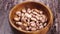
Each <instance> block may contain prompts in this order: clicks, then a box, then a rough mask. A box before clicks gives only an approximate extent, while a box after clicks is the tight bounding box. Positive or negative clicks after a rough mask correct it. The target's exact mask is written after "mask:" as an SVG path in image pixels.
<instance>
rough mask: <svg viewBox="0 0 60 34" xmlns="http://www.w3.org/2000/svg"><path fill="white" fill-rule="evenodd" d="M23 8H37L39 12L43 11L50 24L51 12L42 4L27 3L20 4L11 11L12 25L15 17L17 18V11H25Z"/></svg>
mask: <svg viewBox="0 0 60 34" xmlns="http://www.w3.org/2000/svg"><path fill="white" fill-rule="evenodd" d="M23 8H31V9H33V8H36V9H38V10H42V11H43V13H44V14H45V15H46V16H47V18H48V21H47V23H49V20H50V13H49V10H48V9H47V8H46V7H44V6H43V5H42V4H40V3H36V2H26V3H22V4H18V5H16V6H15V7H14V8H13V9H12V11H11V13H10V20H11V23H12V24H13V23H14V20H13V18H14V16H15V13H16V11H18V10H21V9H23ZM14 25H16V24H14ZM16 27H18V26H16Z"/></svg>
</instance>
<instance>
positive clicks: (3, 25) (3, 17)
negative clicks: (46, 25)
mask: <svg viewBox="0 0 60 34" xmlns="http://www.w3.org/2000/svg"><path fill="white" fill-rule="evenodd" d="M23 1H26V0H0V34H22V33H20V32H18V31H17V30H15V29H14V28H12V27H11V26H10V24H9V19H8V17H9V11H10V10H11V8H12V7H13V6H15V5H16V4H19V3H21V2H23ZM33 1H37V2H42V3H44V4H45V5H47V6H48V7H50V9H51V10H52V12H53V15H54V24H53V26H52V27H51V28H50V30H49V31H48V33H47V34H60V29H59V28H60V27H59V26H60V25H59V24H60V23H59V22H60V21H59V20H60V12H59V7H60V5H58V4H59V3H58V0H33ZM59 2H60V0H59Z"/></svg>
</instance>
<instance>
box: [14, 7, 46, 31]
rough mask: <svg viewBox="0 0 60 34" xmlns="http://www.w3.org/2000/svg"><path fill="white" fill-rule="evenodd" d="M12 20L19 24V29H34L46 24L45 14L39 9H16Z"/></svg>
mask: <svg viewBox="0 0 60 34" xmlns="http://www.w3.org/2000/svg"><path fill="white" fill-rule="evenodd" d="M14 21H15V24H17V25H19V27H18V28H19V29H22V30H25V31H36V30H40V29H42V28H44V27H45V26H46V25H47V16H46V15H45V14H44V13H43V11H41V10H38V9H30V8H28V9H25V8H23V9H22V10H20V11H16V13H15V17H14Z"/></svg>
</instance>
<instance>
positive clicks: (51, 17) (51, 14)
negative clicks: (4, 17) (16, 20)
mask: <svg viewBox="0 0 60 34" xmlns="http://www.w3.org/2000/svg"><path fill="white" fill-rule="evenodd" d="M28 2H34V3H39V4H41V5H42V6H44V7H45V8H46V9H47V10H48V11H49V13H50V21H51V22H52V23H48V24H47V26H49V24H53V13H52V11H51V9H50V8H49V7H47V6H46V5H44V4H43V3H42V2H36V1H25V2H22V3H19V4H17V5H15V6H14V7H13V8H12V9H11V10H10V13H9V23H10V24H11V26H12V27H13V28H15V29H17V30H18V31H21V32H25V33H33V32H38V31H39V30H37V31H24V30H20V29H18V28H17V27H16V26H15V25H14V24H13V23H12V21H11V19H10V16H11V13H12V11H13V9H14V8H16V6H18V5H20V4H24V3H28ZM50 21H49V22H50ZM47 26H45V27H44V28H46V27H47ZM51 26H52V25H51ZM44 28H42V29H41V30H43V29H44Z"/></svg>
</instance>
